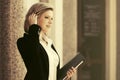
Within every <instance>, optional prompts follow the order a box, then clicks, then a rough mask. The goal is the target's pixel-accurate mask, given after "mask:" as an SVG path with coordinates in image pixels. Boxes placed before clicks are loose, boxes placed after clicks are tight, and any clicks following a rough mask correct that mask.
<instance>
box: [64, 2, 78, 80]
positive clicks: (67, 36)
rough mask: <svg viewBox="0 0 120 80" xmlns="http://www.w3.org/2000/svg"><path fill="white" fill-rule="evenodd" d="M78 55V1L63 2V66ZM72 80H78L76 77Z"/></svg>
mask: <svg viewBox="0 0 120 80" xmlns="http://www.w3.org/2000/svg"><path fill="white" fill-rule="evenodd" d="M76 54H77V1H76V0H63V64H66V63H67V62H68V61H69V60H71V59H72V58H73V57H74V56H75V55H76ZM72 80H77V79H76V75H75V76H74V77H73V78H72Z"/></svg>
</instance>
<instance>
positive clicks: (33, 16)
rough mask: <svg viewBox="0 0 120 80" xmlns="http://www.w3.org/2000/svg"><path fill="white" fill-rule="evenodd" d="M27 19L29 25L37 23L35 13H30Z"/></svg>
mask: <svg viewBox="0 0 120 80" xmlns="http://www.w3.org/2000/svg"><path fill="white" fill-rule="evenodd" d="M28 19H29V23H30V25H32V24H37V15H36V14H35V13H32V14H31V15H30V16H29V18H28Z"/></svg>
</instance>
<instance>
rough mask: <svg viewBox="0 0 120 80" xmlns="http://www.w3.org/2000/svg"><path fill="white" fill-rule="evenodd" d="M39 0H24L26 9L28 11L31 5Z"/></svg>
mask: <svg viewBox="0 0 120 80" xmlns="http://www.w3.org/2000/svg"><path fill="white" fill-rule="evenodd" d="M37 2H39V0H23V6H24V8H25V11H27V10H28V9H29V8H30V7H31V5H33V4H34V3H37Z"/></svg>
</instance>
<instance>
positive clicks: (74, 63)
mask: <svg viewBox="0 0 120 80" xmlns="http://www.w3.org/2000/svg"><path fill="white" fill-rule="evenodd" d="M84 62H85V58H84V56H83V55H82V54H80V53H79V54H77V55H76V56H75V57H73V59H71V60H70V61H69V62H68V63H67V64H65V65H64V66H63V67H62V68H61V70H60V76H61V77H60V80H65V78H66V73H67V71H68V70H69V69H70V68H71V67H74V68H75V69H77V68H78V67H79V66H80V65H82V64H83V63H84Z"/></svg>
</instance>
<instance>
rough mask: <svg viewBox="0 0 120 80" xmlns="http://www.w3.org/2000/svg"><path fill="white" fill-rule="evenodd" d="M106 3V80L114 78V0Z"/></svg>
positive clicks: (114, 79) (108, 0)
mask: <svg viewBox="0 0 120 80" xmlns="http://www.w3.org/2000/svg"><path fill="white" fill-rule="evenodd" d="M106 3H107V6H106V8H107V9H106V10H107V11H106V26H107V29H106V30H107V31H106V49H107V50H106V80H116V0H107V2H106Z"/></svg>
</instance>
